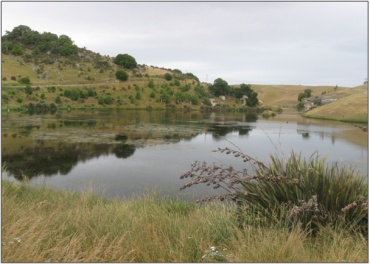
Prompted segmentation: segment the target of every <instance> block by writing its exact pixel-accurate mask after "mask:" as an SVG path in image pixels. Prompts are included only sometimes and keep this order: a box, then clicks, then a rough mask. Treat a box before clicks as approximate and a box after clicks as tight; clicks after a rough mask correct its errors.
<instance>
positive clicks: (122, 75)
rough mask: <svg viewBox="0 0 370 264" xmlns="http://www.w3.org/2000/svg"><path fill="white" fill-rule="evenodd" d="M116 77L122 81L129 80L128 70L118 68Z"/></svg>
mask: <svg viewBox="0 0 370 264" xmlns="http://www.w3.org/2000/svg"><path fill="white" fill-rule="evenodd" d="M116 78H117V79H118V80H120V81H123V82H124V81H127V80H128V74H127V72H125V71H123V70H117V71H116Z"/></svg>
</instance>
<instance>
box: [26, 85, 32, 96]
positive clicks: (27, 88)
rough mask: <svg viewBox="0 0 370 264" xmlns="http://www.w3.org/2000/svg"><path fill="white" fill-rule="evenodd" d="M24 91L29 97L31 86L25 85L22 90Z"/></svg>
mask: <svg viewBox="0 0 370 264" xmlns="http://www.w3.org/2000/svg"><path fill="white" fill-rule="evenodd" d="M24 91H25V93H26V94H28V95H31V94H32V92H33V89H32V87H31V85H26V87H25V88H24Z"/></svg>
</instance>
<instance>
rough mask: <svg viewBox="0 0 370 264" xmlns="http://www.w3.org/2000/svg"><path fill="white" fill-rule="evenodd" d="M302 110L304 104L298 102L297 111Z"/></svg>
mask: <svg viewBox="0 0 370 264" xmlns="http://www.w3.org/2000/svg"><path fill="white" fill-rule="evenodd" d="M303 109H304V103H303V102H299V103H298V104H297V110H298V111H302V110H303Z"/></svg>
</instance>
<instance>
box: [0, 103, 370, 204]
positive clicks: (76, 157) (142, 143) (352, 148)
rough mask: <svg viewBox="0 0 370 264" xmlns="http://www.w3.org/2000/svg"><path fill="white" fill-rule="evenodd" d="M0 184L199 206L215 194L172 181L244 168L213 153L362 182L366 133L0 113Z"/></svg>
mask: <svg viewBox="0 0 370 264" xmlns="http://www.w3.org/2000/svg"><path fill="white" fill-rule="evenodd" d="M1 133H2V147H1V148H2V164H3V165H4V164H5V168H6V170H5V171H3V172H2V178H3V179H8V180H11V181H14V182H21V181H22V180H23V178H24V177H27V178H28V182H29V184H30V185H35V186H39V185H46V186H50V187H52V188H55V189H62V190H68V191H81V190H86V189H93V190H94V191H95V192H96V193H98V194H99V195H101V196H103V197H109V198H131V197H136V196H141V195H145V194H152V193H157V194H159V195H161V196H165V197H172V198H174V197H178V198H180V199H190V200H193V199H197V198H199V197H201V196H202V195H213V194H216V193H217V190H213V189H212V188H211V187H207V186H201V185H199V186H194V187H192V188H190V189H185V190H183V191H180V190H179V189H180V187H181V186H182V185H184V184H186V183H187V182H188V181H189V180H188V179H187V180H186V179H185V180H180V176H181V175H182V174H183V173H185V172H187V171H188V170H190V169H191V164H192V163H193V162H195V161H197V160H199V161H206V162H208V163H213V162H214V163H219V164H221V163H222V164H225V165H229V164H231V165H233V166H236V167H238V166H239V167H241V166H245V165H244V164H245V163H243V162H242V161H241V160H238V159H237V158H234V157H233V156H231V155H225V154H221V153H218V152H212V151H213V150H215V149H217V148H218V147H220V148H223V147H229V148H233V149H236V147H238V148H240V149H241V150H242V151H243V152H244V153H246V154H248V155H249V156H251V157H254V158H257V159H258V160H260V161H262V162H264V163H266V164H268V162H269V155H270V154H273V155H274V154H279V155H280V156H282V155H285V156H289V155H290V153H291V151H294V152H296V153H301V154H302V155H303V156H304V157H306V158H307V159H308V158H309V157H310V156H311V155H312V154H313V153H315V152H317V153H318V155H319V156H320V157H327V159H328V162H329V163H330V164H331V163H332V162H338V163H339V164H340V165H345V164H348V165H351V166H354V167H355V168H356V169H358V170H360V171H361V172H362V173H363V174H364V175H366V176H367V175H368V133H367V132H363V131H362V130H361V129H360V128H358V127H355V126H354V125H353V124H348V123H343V122H336V121H323V120H315V119H307V118H303V117H301V116H300V115H298V114H297V113H294V112H284V113H282V114H279V115H277V116H276V117H273V118H269V119H264V118H262V117H260V116H258V117H257V116H256V115H255V114H246V113H200V112H173V111H151V112H149V111H136V110H128V111H124V110H110V111H108V110H107V111H103V110H94V111H92V110H89V111H71V112H57V113H55V114H45V115H28V114H25V113H14V112H10V113H7V112H4V113H2V131H1Z"/></svg>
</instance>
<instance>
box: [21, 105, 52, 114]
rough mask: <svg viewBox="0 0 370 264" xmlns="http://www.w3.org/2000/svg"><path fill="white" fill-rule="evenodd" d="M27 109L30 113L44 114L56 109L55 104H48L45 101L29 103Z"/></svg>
mask: <svg viewBox="0 0 370 264" xmlns="http://www.w3.org/2000/svg"><path fill="white" fill-rule="evenodd" d="M27 111H28V112H29V113H30V114H45V113H48V112H50V113H52V114H53V113H55V112H56V111H57V106H56V105H55V104H54V103H51V104H50V105H48V104H45V103H37V104H33V103H29V104H28V106H27Z"/></svg>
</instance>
